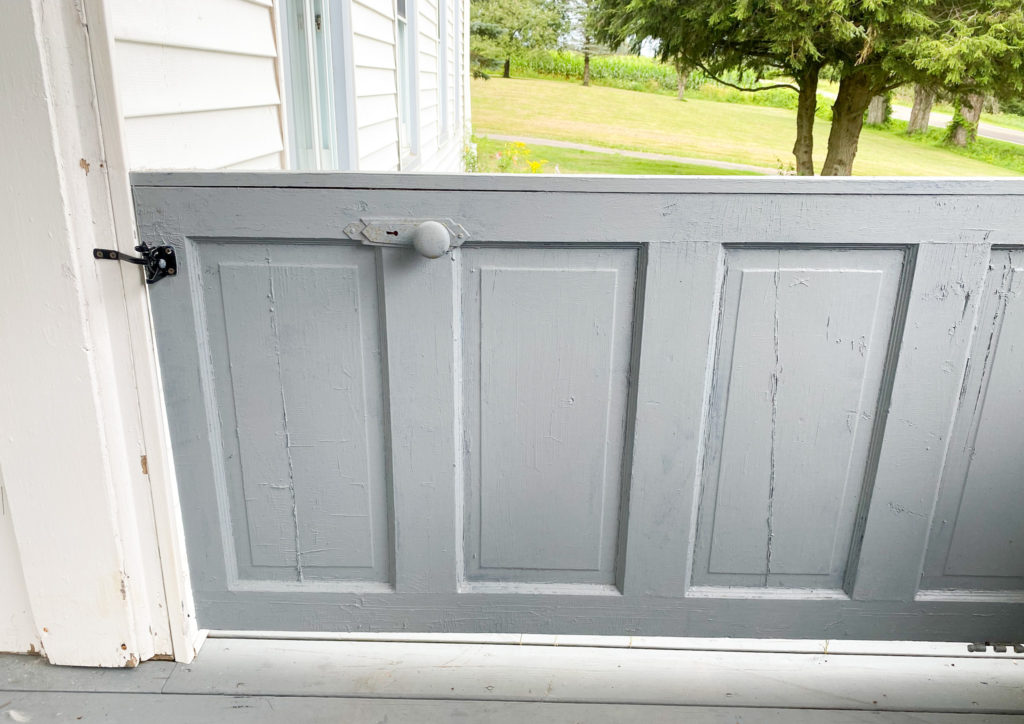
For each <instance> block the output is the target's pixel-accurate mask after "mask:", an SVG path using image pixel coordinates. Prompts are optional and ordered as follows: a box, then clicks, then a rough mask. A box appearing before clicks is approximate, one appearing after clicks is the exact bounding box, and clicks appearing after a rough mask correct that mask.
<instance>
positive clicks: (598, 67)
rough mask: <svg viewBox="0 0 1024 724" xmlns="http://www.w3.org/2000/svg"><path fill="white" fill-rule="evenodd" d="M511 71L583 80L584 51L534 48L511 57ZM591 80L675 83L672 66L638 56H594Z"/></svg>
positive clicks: (670, 86) (667, 87)
mask: <svg viewBox="0 0 1024 724" xmlns="http://www.w3.org/2000/svg"><path fill="white" fill-rule="evenodd" d="M512 71H513V75H517V76H535V77H538V76H539V77H547V78H558V79H560V80H561V79H564V80H576V81H582V80H583V54H582V53H578V52H576V51H571V50H546V51H535V52H532V53H527V54H523V55H520V56H517V57H515V58H513V60H512ZM590 79H591V81H592V82H593V83H595V84H596V85H604V86H610V87H612V88H625V89H627V90H640V91H672V92H675V90H676V85H677V83H678V76H677V75H676V69H675V68H674V67H673V66H671V65H669V64H667V63H659V62H658V61H656V60H652V59H651V58H644V57H641V56H638V55H595V56H593V57H591V59H590ZM691 82H693V81H691Z"/></svg>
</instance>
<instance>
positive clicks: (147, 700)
mask: <svg viewBox="0 0 1024 724" xmlns="http://www.w3.org/2000/svg"><path fill="white" fill-rule="evenodd" d="M0 695H3V692H2V691H0ZM3 696H4V701H3V702H0V704H6V706H4V708H3V709H0V713H2V712H4V711H7V712H11V711H13V712H15V713H16V714H17V715H20V716H28V717H32V718H31V719H29V720H26V721H45V722H77V721H91V720H96V721H105V722H110V723H111V724H135V723H136V722H139V721H146V722H153V723H155V724H165V723H173V724H177V723H178V722H183V721H187V722H189V724H237V723H240V722H244V724H277V723H279V722H282V721H296V722H303V724H337V723H338V722H345V724H381V723H382V722H387V724H423V723H424V722H446V721H467V722H488V723H489V724H521V723H522V722H524V721H526V722H531V724H564V723H565V722H586V724H621V723H622V722H643V723H644V724H677V723H678V722H680V721H685V722H687V723H688V724H818V723H819V722H822V721H825V720H827V721H829V722H831V723H832V724H922V722H928V723H929V724H1020V722H1024V715H1018V714H935V713H928V714H917V713H914V712H866V711H837V710H821V709H815V710H801V709H750V708H744V707H735V706H728V707H706V706H692V707H691V706H687V707H679V706H657V705H653V706H652V705H644V704H633V705H630V704H617V705H608V704H557V703H556V704H549V703H542V702H514V701H495V702H485V701H423V700H402V699H383V700H374V699H341V698H333V699H331V698H323V697H303V698H299V699H296V698H292V697H283V696H195V695H189V694H160V695H144V694H106V693H96V694H77V693H64V692H60V693H54V694H39V693H35V692H17V693H14V694H9V695H3ZM12 721H17V720H16V719H13V718H12Z"/></svg>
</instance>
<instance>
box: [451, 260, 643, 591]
mask: <svg viewBox="0 0 1024 724" xmlns="http://www.w3.org/2000/svg"><path fill="white" fill-rule="evenodd" d="M636 263H637V253H636V249H635V248H626V249H584V248H581V249H551V248H538V249H529V248H515V249H497V248H482V249H466V250H465V251H464V253H463V255H462V261H461V264H462V270H463V276H462V319H463V331H462V350H463V359H464V368H463V376H462V380H463V401H464V407H463V410H464V412H463V415H464V421H465V442H466V450H467V454H466V476H465V479H464V481H463V485H464V488H465V500H466V516H465V525H466V529H465V536H464V540H465V546H466V550H465V553H464V556H463V557H464V560H465V562H466V574H465V575H466V579H467V580H469V581H499V582H543V583H596V584H605V585H609V586H613V585H614V584H615V583H616V570H615V563H616V558H617V550H618V542H619V531H620V528H621V525H620V517H619V511H620V501H621V500H622V499H623V488H624V485H625V484H626V482H627V481H626V480H625V479H624V468H623V461H624V457H625V455H624V453H625V450H624V448H625V443H626V428H627V422H628V421H627V419H626V408H627V398H628V394H629V372H630V359H631V356H632V343H633V326H634V325H633V316H634V308H633V306H634V305H633V298H634V286H635V277H636Z"/></svg>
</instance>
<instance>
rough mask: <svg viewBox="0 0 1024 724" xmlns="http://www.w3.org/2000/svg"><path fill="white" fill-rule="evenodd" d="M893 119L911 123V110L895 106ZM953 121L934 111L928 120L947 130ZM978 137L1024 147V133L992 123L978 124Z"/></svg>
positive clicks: (933, 124) (944, 114) (945, 114)
mask: <svg viewBox="0 0 1024 724" xmlns="http://www.w3.org/2000/svg"><path fill="white" fill-rule="evenodd" d="M892 117H893V118H895V119H897V120H900V121H909V120H910V108H909V107H907V106H893V107H892ZM952 120H953V116H951V115H950V114H948V113H938V112H936V111H932V115H931V116H930V117H929V118H928V125H929V126H936V127H938V128H945V127H946V126H947V125H949V122H950V121H952ZM978 135H979V136H984V137H985V138H994V139H995V140H997V141H1006V142H1007V143H1017V144H1020V145H1022V146H1024V131H1018V130H1015V129H1013V128H1003V127H1002V126H994V125H992V124H991V123H985V122H984V121H982V122H981V123H979V124H978Z"/></svg>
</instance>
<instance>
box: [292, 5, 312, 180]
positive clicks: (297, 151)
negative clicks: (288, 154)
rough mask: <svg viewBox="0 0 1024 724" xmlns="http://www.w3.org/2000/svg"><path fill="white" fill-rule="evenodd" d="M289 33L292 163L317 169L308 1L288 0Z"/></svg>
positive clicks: (295, 166) (294, 165)
mask: <svg viewBox="0 0 1024 724" xmlns="http://www.w3.org/2000/svg"><path fill="white" fill-rule="evenodd" d="M285 12H286V16H285V26H286V30H285V32H286V33H287V35H288V95H289V101H290V102H289V104H288V119H289V120H290V121H291V136H292V166H293V167H294V168H316V167H317V163H316V155H315V153H314V149H313V98H312V96H311V93H310V87H311V83H310V68H309V55H308V53H307V41H306V33H307V21H308V19H307V17H306V3H305V0H286V1H285Z"/></svg>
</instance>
